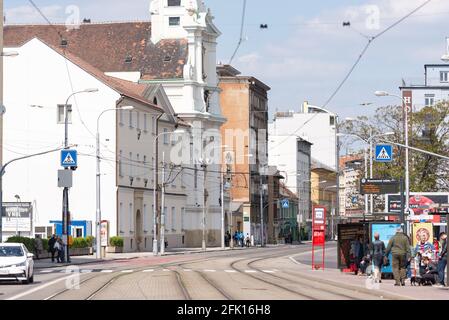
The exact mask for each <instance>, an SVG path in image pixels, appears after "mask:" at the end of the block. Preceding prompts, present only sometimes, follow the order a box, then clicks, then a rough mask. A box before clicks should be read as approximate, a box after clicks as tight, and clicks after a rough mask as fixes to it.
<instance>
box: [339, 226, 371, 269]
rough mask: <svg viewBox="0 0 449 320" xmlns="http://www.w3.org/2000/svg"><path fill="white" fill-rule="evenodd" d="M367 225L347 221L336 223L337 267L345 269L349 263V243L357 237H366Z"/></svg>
mask: <svg viewBox="0 0 449 320" xmlns="http://www.w3.org/2000/svg"><path fill="white" fill-rule="evenodd" d="M367 227H368V225H367V224H365V225H364V224H362V223H348V224H339V225H338V231H337V232H338V257H337V259H338V268H340V269H347V268H349V267H350V265H351V263H352V262H353V261H352V260H351V253H350V251H351V243H352V242H353V241H354V240H355V239H357V238H358V237H360V236H361V237H362V238H365V237H367V234H368V230H367Z"/></svg>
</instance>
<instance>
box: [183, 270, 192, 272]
mask: <svg viewBox="0 0 449 320" xmlns="http://www.w3.org/2000/svg"><path fill="white" fill-rule="evenodd" d="M184 271H185V272H191V271H192V269H184Z"/></svg>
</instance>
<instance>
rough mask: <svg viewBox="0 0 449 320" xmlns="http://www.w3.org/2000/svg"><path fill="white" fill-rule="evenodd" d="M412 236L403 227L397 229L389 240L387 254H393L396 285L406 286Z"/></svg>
mask: <svg viewBox="0 0 449 320" xmlns="http://www.w3.org/2000/svg"><path fill="white" fill-rule="evenodd" d="M410 246H411V244H410V238H409V237H407V235H406V234H405V233H404V230H402V227H399V228H397V229H396V234H395V235H394V236H393V237H392V238H391V239H390V241H389V242H388V246H387V249H386V250H385V256H386V257H388V255H389V254H390V252H391V254H392V260H393V261H392V263H391V265H392V267H393V276H394V280H395V284H394V285H395V286H405V278H406V276H407V262H408V260H410V259H411V250H410Z"/></svg>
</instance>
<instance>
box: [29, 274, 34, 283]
mask: <svg viewBox="0 0 449 320" xmlns="http://www.w3.org/2000/svg"><path fill="white" fill-rule="evenodd" d="M33 282H34V274H33V275H32V276H31V277H30V278H29V279H28V283H33Z"/></svg>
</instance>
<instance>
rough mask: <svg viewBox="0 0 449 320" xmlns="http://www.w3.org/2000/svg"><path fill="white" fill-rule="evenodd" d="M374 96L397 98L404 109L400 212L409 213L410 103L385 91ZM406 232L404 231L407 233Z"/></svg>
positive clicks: (377, 92)
mask: <svg viewBox="0 0 449 320" xmlns="http://www.w3.org/2000/svg"><path fill="white" fill-rule="evenodd" d="M374 94H375V95H376V96H378V97H389V96H391V97H395V98H398V99H400V100H401V101H402V103H403V107H404V127H405V128H404V131H405V146H406V149H405V208H403V209H402V210H403V211H404V212H406V213H408V212H409V209H410V171H409V149H408V146H409V141H408V113H409V111H411V110H409V108H411V105H410V106H409V104H410V101H408V100H407V99H406V98H403V97H401V96H399V95H396V94H390V93H388V92H386V91H376V92H375V93H374ZM404 227H405V223H404ZM407 232H408V231H406V233H407Z"/></svg>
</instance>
